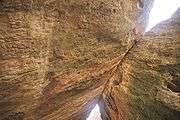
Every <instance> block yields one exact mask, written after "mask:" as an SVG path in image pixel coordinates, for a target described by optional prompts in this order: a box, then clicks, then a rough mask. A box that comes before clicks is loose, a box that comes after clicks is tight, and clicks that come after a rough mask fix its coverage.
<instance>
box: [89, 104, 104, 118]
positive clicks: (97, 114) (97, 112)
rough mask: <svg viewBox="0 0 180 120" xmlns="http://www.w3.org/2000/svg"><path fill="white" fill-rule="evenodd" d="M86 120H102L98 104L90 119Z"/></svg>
mask: <svg viewBox="0 0 180 120" xmlns="http://www.w3.org/2000/svg"><path fill="white" fill-rule="evenodd" d="M86 120H102V119H101V113H100V110H99V105H98V104H96V106H95V107H94V109H93V110H92V111H91V113H90V115H89V117H88V118H87V119H86Z"/></svg>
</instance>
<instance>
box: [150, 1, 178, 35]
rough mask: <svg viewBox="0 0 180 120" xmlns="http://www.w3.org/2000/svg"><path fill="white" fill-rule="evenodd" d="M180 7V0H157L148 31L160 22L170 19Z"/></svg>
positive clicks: (151, 13)
mask: <svg viewBox="0 0 180 120" xmlns="http://www.w3.org/2000/svg"><path fill="white" fill-rule="evenodd" d="M179 7H180V0H155V1H154V5H153V8H152V10H151V12H150V16H149V25H148V26H147V28H146V31H149V30H150V29H151V28H152V27H154V26H155V25H156V24H158V23H159V22H162V21H164V20H166V19H169V18H170V17H171V16H172V14H173V13H174V12H175V11H176V10H177V9H178V8H179Z"/></svg>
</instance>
